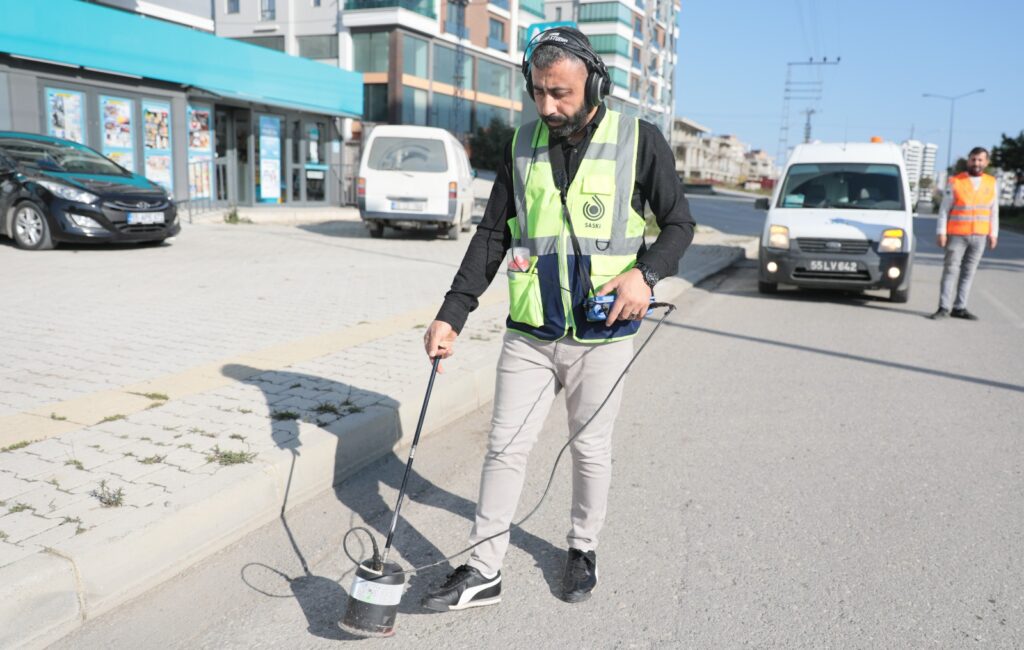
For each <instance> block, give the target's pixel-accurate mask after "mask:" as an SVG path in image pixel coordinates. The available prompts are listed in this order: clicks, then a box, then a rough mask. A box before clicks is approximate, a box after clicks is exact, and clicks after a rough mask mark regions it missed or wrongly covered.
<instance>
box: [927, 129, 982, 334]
mask: <svg viewBox="0 0 1024 650" xmlns="http://www.w3.org/2000/svg"><path fill="white" fill-rule="evenodd" d="M986 167H988V151H987V150H985V149H984V148H983V147H975V148H973V149H971V153H970V154H968V156H967V171H966V172H961V173H959V174H957V175H956V176H953V177H951V178H950V179H949V184H948V185H947V186H946V192H945V194H944V195H943V197H942V206H941V207H940V208H939V220H938V222H937V223H936V226H935V233H936V235H937V239H938V243H939V247H940V248H944V249H946V259H945V263H944V265H943V268H942V289H941V291H940V293H939V309H938V311H936V312H935V313H934V314H932V315H931V316H930V317H929V318H931V319H932V320H940V319H943V318H946V317H948V316H952V317H953V318H963V319H966V320H978V317H977V316H975V315H974V314H972V313H971V312H969V311H967V297H968V295H969V294H970V292H971V282H972V281H973V280H974V272H975V271H976V270H977V269H978V263H979V262H981V256H982V254H984V252H985V242H986V241H988V246H989V248H995V247H996V242H997V241H998V238H999V198H998V197H999V188H998V186H997V183H996V179H995V177H993V176H990V175H989V174H986V173H985V168H986Z"/></svg>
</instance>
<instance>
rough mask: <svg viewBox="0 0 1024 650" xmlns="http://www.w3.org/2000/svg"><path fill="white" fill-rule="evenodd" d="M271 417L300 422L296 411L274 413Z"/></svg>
mask: <svg viewBox="0 0 1024 650" xmlns="http://www.w3.org/2000/svg"><path fill="white" fill-rule="evenodd" d="M270 417H272V418H274V419H275V420H298V419H299V414H298V413H296V412H295V411H274V412H273V413H271V414H270Z"/></svg>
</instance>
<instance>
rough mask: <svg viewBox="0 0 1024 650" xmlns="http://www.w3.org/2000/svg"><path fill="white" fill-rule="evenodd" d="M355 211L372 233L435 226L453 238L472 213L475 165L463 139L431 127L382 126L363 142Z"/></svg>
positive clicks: (467, 225)
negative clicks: (467, 153)
mask: <svg viewBox="0 0 1024 650" xmlns="http://www.w3.org/2000/svg"><path fill="white" fill-rule="evenodd" d="M357 183H358V185H357V189H356V195H357V201H358V204H359V216H360V217H361V218H362V220H363V222H364V223H365V224H366V226H367V228H369V229H370V235H371V236H372V237H381V236H382V235H383V234H384V228H385V227H389V228H395V229H399V230H401V229H413V228H417V229H418V228H437V229H438V230H439V232H441V233H445V234H447V235H448V238H449V239H457V238H458V236H459V231H460V230H461V231H464V232H466V231H469V229H470V228H471V227H472V218H473V170H472V168H471V167H470V166H469V158H468V157H467V156H466V150H465V149H464V148H463V146H462V144H461V143H460V142H459V141H458V140H456V139H455V136H453V135H452V134H451V133H449V132H448V131H445V130H444V129H439V128H435V127H432V126H412V125H381V126H378V127H375V128H374V129H373V130H372V131H370V134H369V136H368V137H367V139H366V143H365V145H364V146H363V156H362V159H361V160H360V162H359V179H358V181H357Z"/></svg>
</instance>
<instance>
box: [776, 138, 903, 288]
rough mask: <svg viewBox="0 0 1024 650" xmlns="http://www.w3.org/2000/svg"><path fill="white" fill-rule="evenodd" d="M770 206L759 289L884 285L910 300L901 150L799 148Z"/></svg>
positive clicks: (875, 144)
mask: <svg viewBox="0 0 1024 650" xmlns="http://www.w3.org/2000/svg"><path fill="white" fill-rule="evenodd" d="M756 205H757V207H759V208H766V209H768V216H767V218H766V219H765V224H764V232H763V233H762V234H761V247H760V254H759V256H758V257H759V259H758V262H759V265H758V283H757V288H758V290H759V291H760V292H761V293H774V292H775V291H776V290H777V289H778V286H779V285H780V284H787V285H796V286H799V287H810V288H819V289H828V288H831V289H850V290H863V289H888V290H889V299H890V300H891V301H892V302H906V301H907V300H908V299H909V297H910V272H911V268H912V263H913V254H914V250H915V248H916V246H915V242H914V213H913V209H912V206H913V203H912V201H911V200H910V188H909V186H908V185H907V173H906V169H905V168H904V164H903V154H902V152H901V151H900V148H899V147H898V146H896V145H895V144H892V143H884V142H880V141H876V140H875V139H873V141H872V142H870V143H868V142H858V143H838V144H832V143H811V144H801V145H797V146H796V147H795V148H794V149H793V154H792V155H791V156H790V157H789V160H788V161H787V163H786V168H785V172H784V174H783V176H782V181H781V182H780V183H778V184H777V185H776V187H775V192H774V193H773V195H772V198H771V203H770V204H769V203H768V199H758V201H757V203H756Z"/></svg>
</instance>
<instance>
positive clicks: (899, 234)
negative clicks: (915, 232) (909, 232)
mask: <svg viewBox="0 0 1024 650" xmlns="http://www.w3.org/2000/svg"><path fill="white" fill-rule="evenodd" d="M902 250H903V229H902V228H890V229H889V230H886V231H884V232H883V233H882V239H881V241H879V242H878V252H879V253H898V252H900V251H902Z"/></svg>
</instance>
